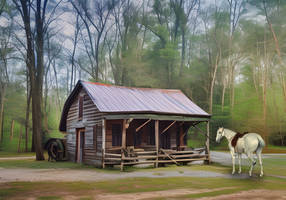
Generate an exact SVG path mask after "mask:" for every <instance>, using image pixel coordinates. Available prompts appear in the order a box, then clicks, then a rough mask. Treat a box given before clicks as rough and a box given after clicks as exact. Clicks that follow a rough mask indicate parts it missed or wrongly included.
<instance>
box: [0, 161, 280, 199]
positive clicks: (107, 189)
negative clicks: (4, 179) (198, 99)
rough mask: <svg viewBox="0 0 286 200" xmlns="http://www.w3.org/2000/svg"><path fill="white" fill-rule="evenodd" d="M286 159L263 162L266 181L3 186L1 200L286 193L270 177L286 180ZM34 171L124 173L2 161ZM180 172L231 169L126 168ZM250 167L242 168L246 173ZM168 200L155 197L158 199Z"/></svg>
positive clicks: (72, 165) (135, 180) (226, 170)
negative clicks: (174, 192)
mask: <svg viewBox="0 0 286 200" xmlns="http://www.w3.org/2000/svg"><path fill="white" fill-rule="evenodd" d="M285 166H286V156H277V157H276V156H275V157H272V158H265V159H264V168H265V175H266V176H265V177H264V178H249V179H229V178H197V177H171V178H126V179H117V180H112V181H100V182H11V183H2V184H0V199H23V197H25V198H26V197H27V198H28V197H36V199H42V200H45V199H46V200H48V199H64V198H65V199H67V198H69V197H71V198H72V197H76V199H93V198H95V197H96V196H97V195H106V194H107V195H118V194H128V193H138V192H139V193H140V192H151V193H153V192H155V191H167V190H168V192H169V191H170V190H175V189H185V190H198V189H215V188H218V189H219V190H218V191H209V192H201V193H197V194H182V195H178V196H176V199H181V198H182V199H184V198H199V197H207V196H216V195H221V194H232V193H235V192H239V191H246V190H253V189H268V190H272V191H274V190H286V187H285V185H286V178H278V177H273V176H271V175H280V176H286V168H285ZM1 167H2V168H32V169H50V168H53V169H59V168H68V169H78V170H86V169H92V170H96V171H97V172H102V173H121V172H120V171H119V170H118V169H104V170H103V169H97V168H94V167H92V166H87V165H80V164H76V163H71V162H48V161H35V160H32V159H28V160H5V161H4V160H0V168H1ZM135 170H136V171H143V172H144V171H146V172H148V171H152V172H154V173H156V172H157V173H159V171H161V172H162V171H164V172H165V171H166V172H168V171H178V172H182V173H184V171H185V170H200V171H213V172H219V173H228V174H229V173H230V172H231V167H230V166H222V165H219V164H211V165H192V166H175V165H170V166H168V167H161V168H156V169H154V168H144V169H138V168H134V167H130V168H127V173H128V172H132V171H135ZM247 171H248V167H246V166H244V167H243V172H244V173H246V172H247ZM254 173H256V174H259V168H258V167H255V169H254ZM157 198H158V199H165V197H156V198H155V199H157ZM152 199H153V198H152Z"/></svg>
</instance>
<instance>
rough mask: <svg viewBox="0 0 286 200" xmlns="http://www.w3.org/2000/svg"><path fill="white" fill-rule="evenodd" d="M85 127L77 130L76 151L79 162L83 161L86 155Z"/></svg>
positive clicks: (76, 158)
mask: <svg viewBox="0 0 286 200" xmlns="http://www.w3.org/2000/svg"><path fill="white" fill-rule="evenodd" d="M84 133H85V130H84V129H78V130H77V132H76V153H75V156H76V157H75V160H76V162H77V163H82V161H83V156H84Z"/></svg>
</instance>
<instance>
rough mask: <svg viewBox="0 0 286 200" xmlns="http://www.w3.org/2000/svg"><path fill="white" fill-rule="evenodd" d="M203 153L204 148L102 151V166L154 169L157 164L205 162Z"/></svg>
mask: <svg viewBox="0 0 286 200" xmlns="http://www.w3.org/2000/svg"><path fill="white" fill-rule="evenodd" d="M203 152H205V148H197V149H192V150H181V151H177V150H171V149H159V153H158V155H157V151H152V150H148V151H145V150H144V149H134V148H125V149H122V148H117V149H116V148H115V149H114V148H113V149H106V150H105V151H103V155H102V156H103V159H102V166H103V168H104V167H105V166H106V165H111V166H113V165H120V167H121V171H123V169H124V166H131V165H139V164H154V167H156V166H158V164H168V163H174V164H177V165H180V164H185V163H188V162H192V161H198V160H203V161H204V160H207V159H208V155H207V154H202V153H203Z"/></svg>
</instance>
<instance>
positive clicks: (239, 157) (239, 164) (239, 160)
mask: <svg viewBox="0 0 286 200" xmlns="http://www.w3.org/2000/svg"><path fill="white" fill-rule="evenodd" d="M238 166H239V170H238V173H239V174H240V173H241V153H239V154H238Z"/></svg>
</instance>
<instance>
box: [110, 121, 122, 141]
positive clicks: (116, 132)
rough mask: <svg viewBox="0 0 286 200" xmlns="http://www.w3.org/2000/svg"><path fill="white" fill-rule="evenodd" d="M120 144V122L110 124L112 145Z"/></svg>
mask: <svg viewBox="0 0 286 200" xmlns="http://www.w3.org/2000/svg"><path fill="white" fill-rule="evenodd" d="M121 145H122V127H121V124H112V146H121Z"/></svg>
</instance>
